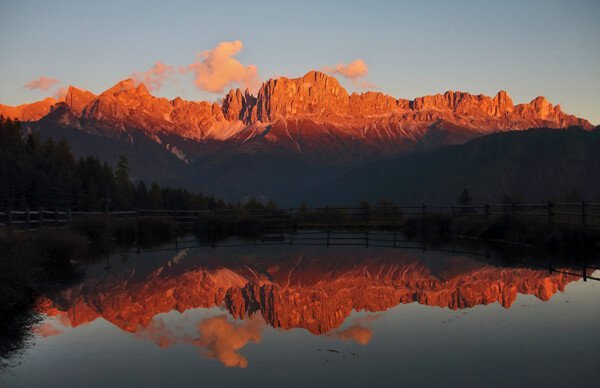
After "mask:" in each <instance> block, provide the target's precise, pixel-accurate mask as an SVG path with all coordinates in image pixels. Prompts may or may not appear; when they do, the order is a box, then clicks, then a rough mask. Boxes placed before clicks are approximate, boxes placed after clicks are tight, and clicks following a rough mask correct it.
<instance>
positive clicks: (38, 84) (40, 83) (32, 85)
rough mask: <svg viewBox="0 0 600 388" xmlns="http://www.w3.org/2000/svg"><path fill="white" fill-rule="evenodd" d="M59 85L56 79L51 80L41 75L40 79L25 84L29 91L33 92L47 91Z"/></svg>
mask: <svg viewBox="0 0 600 388" xmlns="http://www.w3.org/2000/svg"><path fill="white" fill-rule="evenodd" d="M57 83H58V80H57V79H56V78H50V77H46V76H43V75H41V76H39V77H38V78H36V79H34V80H31V81H29V82H27V83H26V84H25V87H26V88H27V89H31V90H35V89H40V90H44V91H47V90H49V89H50V88H52V87H53V86H54V85H56V84H57Z"/></svg>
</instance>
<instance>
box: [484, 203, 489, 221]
mask: <svg viewBox="0 0 600 388" xmlns="http://www.w3.org/2000/svg"><path fill="white" fill-rule="evenodd" d="M489 216H490V205H489V204H487V203H486V204H485V218H489Z"/></svg>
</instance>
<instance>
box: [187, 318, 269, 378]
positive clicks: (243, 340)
mask: <svg viewBox="0 0 600 388" xmlns="http://www.w3.org/2000/svg"><path fill="white" fill-rule="evenodd" d="M263 327H264V322H262V321H260V320H258V319H256V318H255V319H251V320H249V321H244V322H242V323H239V324H235V323H230V322H227V316H225V315H221V316H217V317H212V318H208V319H206V320H204V321H202V322H200V323H199V324H198V330H199V331H200V335H201V336H200V338H199V339H198V340H196V341H195V344H196V345H199V346H203V347H206V350H207V354H208V356H209V357H210V358H214V359H217V360H219V361H220V362H222V363H223V365H225V366H227V367H240V368H245V367H247V366H248V360H247V359H246V358H245V357H244V356H242V355H241V354H239V353H237V352H236V351H237V350H239V349H241V348H243V347H244V346H246V344H247V343H248V342H250V341H252V342H260V340H261V338H262V329H263Z"/></svg>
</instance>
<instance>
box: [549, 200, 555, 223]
mask: <svg viewBox="0 0 600 388" xmlns="http://www.w3.org/2000/svg"><path fill="white" fill-rule="evenodd" d="M553 206H554V204H553V203H552V202H550V201H548V223H552V215H553V214H552V207H553Z"/></svg>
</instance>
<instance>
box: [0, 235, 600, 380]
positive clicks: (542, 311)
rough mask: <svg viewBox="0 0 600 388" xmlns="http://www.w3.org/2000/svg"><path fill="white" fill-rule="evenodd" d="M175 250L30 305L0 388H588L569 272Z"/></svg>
mask: <svg viewBox="0 0 600 388" xmlns="http://www.w3.org/2000/svg"><path fill="white" fill-rule="evenodd" d="M177 248H178V250H177V251H176V250H175V249H174V247H173V246H172V245H171V246H169V247H166V249H164V250H157V251H153V252H145V253H144V252H142V253H140V254H137V253H136V252H134V251H131V252H124V253H118V254H114V255H111V256H110V257H109V258H108V259H107V261H106V262H104V261H103V262H101V263H97V264H93V265H89V266H88V267H87V268H86V269H85V275H84V279H83V281H82V282H81V283H80V284H77V285H75V286H72V287H70V288H69V289H67V290H65V291H63V292H60V293H58V294H48V295H45V296H43V297H42V298H41V299H40V301H39V307H38V310H39V311H40V312H41V313H42V315H43V317H44V318H43V320H42V321H41V322H39V324H36V326H35V328H34V332H35V334H34V336H33V337H32V338H31V340H30V341H29V343H28V346H27V348H26V349H24V350H23V352H22V353H21V354H20V355H18V356H15V357H13V359H12V360H10V361H11V366H9V367H7V368H6V369H5V371H4V373H2V374H1V375H0V383H2V384H3V385H6V386H11V387H12V386H15V387H38V386H44V387H59V386H60V387H64V386H97V387H105V386H112V387H115V386H149V387H152V386H199V385H200V386H210V387H215V386H233V385H234V384H236V385H243V386H256V385H263V386H264V385H269V386H271V385H279V384H281V385H286V386H390V387H391V386H399V385H411V386H431V385H436V386H455V385H462V386H482V385H483V386H503V387H505V386H531V385H536V386H537V385H545V386H594V385H597V384H598V378H597V377H596V376H595V369H596V367H597V365H598V362H599V361H600V331H599V330H598V327H600V302H599V299H598V297H599V296H600V282H597V281H594V280H593V279H587V281H584V280H583V279H582V277H581V276H578V275H576V274H579V275H581V274H583V273H582V269H581V268H580V267H577V266H573V267H569V266H563V267H561V266H557V267H556V268H553V269H556V270H558V271H562V272H557V271H549V270H548V269H546V268H542V267H541V266H534V265H530V264H523V263H516V262H513V263H512V264H511V265H510V266H508V265H507V264H506V262H504V261H501V260H498V259H497V258H488V257H486V256H482V255H471V254H466V253H453V252H439V251H435V250H426V251H421V250H417V249H391V248H382V247H374V246H370V247H368V248H367V247H364V246H362V247H361V246H329V247H326V246H288V245H276V246H257V247H254V246H243V247H227V248H215V249H212V248H210V247H199V248H187V249H181V248H182V244H181V243H179V244H178V246H177ZM537 263H538V264H539V262H537ZM584 271H585V273H586V275H587V276H595V277H599V275H600V272H595V273H594V272H593V269H590V268H588V269H587V270H584ZM563 272H566V273H563ZM568 273H572V274H568Z"/></svg>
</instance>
